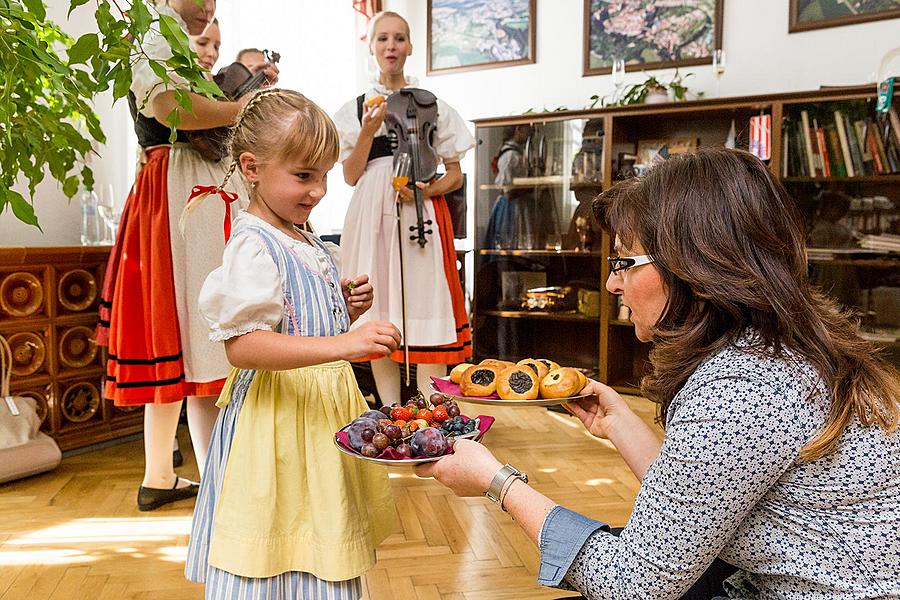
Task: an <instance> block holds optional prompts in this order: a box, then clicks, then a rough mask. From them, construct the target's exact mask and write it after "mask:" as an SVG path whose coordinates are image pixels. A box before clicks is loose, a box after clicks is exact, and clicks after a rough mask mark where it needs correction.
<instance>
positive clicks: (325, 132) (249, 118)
mask: <svg viewBox="0 0 900 600" xmlns="http://www.w3.org/2000/svg"><path fill="white" fill-rule="evenodd" d="M245 152H250V153H253V154H254V155H255V156H256V157H257V159H258V161H260V162H270V161H276V160H282V159H286V158H289V159H290V160H291V161H294V162H297V163H300V164H308V165H327V166H328V168H329V169H330V168H331V165H332V164H334V163H335V162H336V161H337V159H338V154H339V152H340V138H339V137H338V132H337V128H336V127H335V125H334V122H333V121H332V120H331V118H330V117H329V116H328V114H327V113H325V111H323V110H322V109H321V108H320V107H319V106H317V105H316V104H315V103H314V102H312V101H311V100H309V99H307V98H306V97H305V96H303V95H302V94H300V93H299V92H295V91H293V90H287V89H281V88H268V89H265V90H261V91H258V92H256V93H255V94H254V95H253V97H252V98H250V101H249V102H247V104H245V105H244V107H243V108H242V109H241V110H240V112H239V113H238V116H237V118H236V119H235V124H234V125H233V126H232V127H231V129H230V131H229V135H228V142H227V152H226V155H227V156H229V157H230V159H231V163H230V164H229V166H228V170H227V171H226V172H225V177H224V178H223V180H222V183H220V184H219V185H218V186H217V187H215V188H213V187H212V186H209V188H201V189H200V190H197V189H196V188H195V193H194V194H192V198H191V199H190V201H189V202H188V204H187V206H185V208H184V211H182V215H181V220H180V227H181V230H182V234H183V233H184V223H185V219H186V216H187V215H188V214H189V213H190V212H191V211H193V210H194V209H195V208H196V207H197V206H198V205H199V204H200V202H202V201H203V200H204V199H205V198H206V197H207V196H209V195H210V194H218V195H220V196H222V197H223V199H224V195H226V194H228V192H225V191H224V188H225V186H226V185H227V184H228V181H229V180H230V179H231V177H232V176H234V173H235V171H238V170H239V168H240V157H241V154H243V153H245Z"/></svg>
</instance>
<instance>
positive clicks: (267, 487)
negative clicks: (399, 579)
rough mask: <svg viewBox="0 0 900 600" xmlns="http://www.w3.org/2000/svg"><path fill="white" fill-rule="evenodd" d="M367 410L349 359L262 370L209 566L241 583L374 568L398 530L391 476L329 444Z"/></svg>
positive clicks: (339, 576) (231, 466)
mask: <svg viewBox="0 0 900 600" xmlns="http://www.w3.org/2000/svg"><path fill="white" fill-rule="evenodd" d="M238 373H239V371H237V370H235V371H233V372H232V373H231V375H230V376H229V378H228V380H227V381H226V383H225V387H224V389H223V390H222V394H221V395H220V397H219V401H218V403H217V405H218V406H219V407H220V408H222V407H224V406H226V405H227V404H228V402H229V400H230V399H231V393H232V389H233V387H234V383H235V381H236V377H237V374H238ZM366 408H367V407H366V403H365V401H364V400H363V397H362V395H361V394H360V391H359V387H358V386H357V383H356V379H355V377H354V376H353V370H352V369H351V367H350V364H349V363H348V362H346V361H338V362H333V363H326V364H323V365H316V366H313V367H304V368H300V369H293V370H290V371H258V372H257V373H256V375H255V376H254V378H253V381H252V382H251V384H250V386H249V389H248V391H247V397H246V398H245V399H244V405H243V407H242V408H241V412H240V415H239V417H238V421H237V424H236V426H235V432H234V437H233V439H232V443H231V451H230V453H229V456H228V463H227V466H226V468H225V474H224V476H223V481H222V490H221V494H220V497H219V502H218V505H217V506H216V509H215V517H214V520H213V527H212V540H211V542H210V550H209V564H210V565H212V566H214V567H217V568H219V569H222V570H225V571H228V572H229V573H234V574H236V575H241V576H244V577H271V576H273V575H277V574H279V573H284V572H287V571H304V572H307V573H312V574H313V575H315V576H316V577H318V578H320V579H325V580H328V581H343V580H346V579H352V578H354V577H358V576H360V575H362V574H363V573H365V572H366V571H368V570H369V569H371V568H372V566H373V565H374V564H375V547H376V546H377V545H378V544H379V543H380V542H381V541H383V540H384V539H385V538H386V537H387V536H388V535H389V534H391V533H392V532H394V531H395V530H396V524H397V516H396V511H395V509H394V503H393V499H392V497H391V491H390V487H389V483H388V478H387V470H386V469H385V468H384V467H381V466H379V465H375V464H373V463H369V462H365V461H362V460H358V459H355V458H351V457H349V456H346V455H344V454H342V453H341V452H339V451H338V450H337V448H335V447H334V443H333V438H334V432H335V431H337V430H338V429H340V428H341V427H343V426H344V425H346V424H347V423H349V422H350V421H352V420H353V419H354V418H356V417H358V416H359V415H360V414H361V413H362V412H363V411H365V410H366Z"/></svg>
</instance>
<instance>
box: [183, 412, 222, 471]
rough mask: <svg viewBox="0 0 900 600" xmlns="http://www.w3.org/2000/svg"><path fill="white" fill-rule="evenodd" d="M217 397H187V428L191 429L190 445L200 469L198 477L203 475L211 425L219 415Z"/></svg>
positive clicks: (210, 435)
mask: <svg viewBox="0 0 900 600" xmlns="http://www.w3.org/2000/svg"><path fill="white" fill-rule="evenodd" d="M217 399H218V396H188V399H187V417H188V428H189V429H190V431H191V445H192V446H193V447H194V458H195V459H196V461H197V468H198V469H199V470H200V477H203V470H204V469H205V468H206V454H207V452H208V450H209V440H210V438H211V437H212V430H213V425H215V423H216V418H217V417H218V416H219V408H218V407H217V406H216V400H217Z"/></svg>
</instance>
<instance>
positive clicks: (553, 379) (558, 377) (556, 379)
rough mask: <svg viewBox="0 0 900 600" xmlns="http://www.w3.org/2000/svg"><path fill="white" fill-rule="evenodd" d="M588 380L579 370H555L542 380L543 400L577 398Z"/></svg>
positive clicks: (561, 368)
mask: <svg viewBox="0 0 900 600" xmlns="http://www.w3.org/2000/svg"><path fill="white" fill-rule="evenodd" d="M586 381H587V378H585V376H584V374H583V373H581V371H579V370H578V369H573V368H572V367H560V368H559V369H553V370H552V371H550V372H549V373H547V376H546V377H544V378H543V379H542V380H541V398H569V397H571V396H577V395H578V393H579V392H580V391H581V389H582V388H583V387H584V385H585V382H586Z"/></svg>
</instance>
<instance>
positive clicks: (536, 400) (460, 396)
mask: <svg viewBox="0 0 900 600" xmlns="http://www.w3.org/2000/svg"><path fill="white" fill-rule="evenodd" d="M432 383H433V384H434V388H435V389H436V390H437V391H439V392H441V393H443V394H446V395H448V396H451V397H452V398H454V399H456V400H462V401H464V402H472V403H475V404H493V405H497V406H554V405H557V404H564V403H566V402H572V401H574V400H579V399H582V398H587V397H589V394H582V393H581V390H582V389H583V388H584V386H585V384H586V383H587V377H585V375H584V373H582V372H581V371H579V370H578V369H576V368H574V367H561V366H560V365H559V364H558V363H556V362H554V361H552V360H549V359H546V358H526V359H524V360H520V361H519V362H517V363H514V362H510V361H507V360H499V359H493V358H487V359H485V360H483V361H481V362H480V363H478V364H477V365H474V364H470V363H462V364H460V365H457V366H456V367H454V368H453V370H452V371H450V375H449V376H448V377H432Z"/></svg>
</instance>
